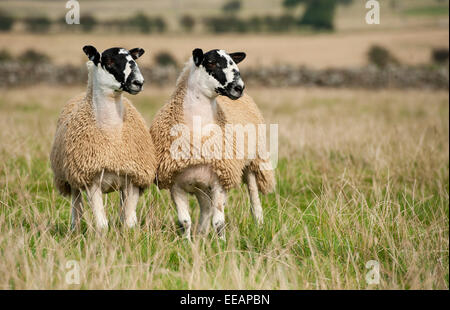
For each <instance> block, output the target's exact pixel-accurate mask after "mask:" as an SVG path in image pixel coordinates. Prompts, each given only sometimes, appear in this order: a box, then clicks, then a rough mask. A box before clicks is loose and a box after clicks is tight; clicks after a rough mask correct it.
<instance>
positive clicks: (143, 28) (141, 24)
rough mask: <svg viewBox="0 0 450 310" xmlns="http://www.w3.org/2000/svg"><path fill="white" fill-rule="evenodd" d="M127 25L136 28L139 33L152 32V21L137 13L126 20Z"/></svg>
mask: <svg viewBox="0 0 450 310" xmlns="http://www.w3.org/2000/svg"><path fill="white" fill-rule="evenodd" d="M128 24H129V25H130V26H132V27H136V28H137V29H138V30H139V31H140V32H143V33H149V32H151V31H152V26H153V24H152V21H151V20H150V18H148V17H147V16H146V15H144V14H142V13H137V14H136V15H134V16H132V17H130V18H129V19H128Z"/></svg>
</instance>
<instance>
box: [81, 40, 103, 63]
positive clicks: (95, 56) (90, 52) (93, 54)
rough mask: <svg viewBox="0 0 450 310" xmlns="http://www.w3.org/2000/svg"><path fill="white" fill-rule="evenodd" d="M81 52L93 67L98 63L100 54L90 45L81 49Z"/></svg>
mask: <svg viewBox="0 0 450 310" xmlns="http://www.w3.org/2000/svg"><path fill="white" fill-rule="evenodd" d="M83 52H84V53H85V54H86V55H87V57H88V58H89V60H92V61H93V62H94V64H95V65H97V64H98V63H99V62H100V53H99V52H97V49H96V48H95V47H93V46H92V45H86V46H84V47H83Z"/></svg>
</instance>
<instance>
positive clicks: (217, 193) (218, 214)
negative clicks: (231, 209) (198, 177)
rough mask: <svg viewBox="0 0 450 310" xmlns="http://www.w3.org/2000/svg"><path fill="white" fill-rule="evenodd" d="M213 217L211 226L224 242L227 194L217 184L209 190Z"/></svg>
mask: <svg viewBox="0 0 450 310" xmlns="http://www.w3.org/2000/svg"><path fill="white" fill-rule="evenodd" d="M211 198H212V209H213V217H212V224H213V227H214V229H215V231H216V233H217V235H218V236H219V238H220V239H222V240H224V241H225V212H224V211H225V202H226V199H227V194H226V192H225V190H224V189H223V187H222V186H221V185H220V184H219V183H218V182H217V183H216V184H214V185H213V187H212V190H211Z"/></svg>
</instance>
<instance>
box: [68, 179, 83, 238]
mask: <svg viewBox="0 0 450 310" xmlns="http://www.w3.org/2000/svg"><path fill="white" fill-rule="evenodd" d="M71 192H72V220H71V229H72V230H73V231H79V230H80V221H81V217H82V215H83V196H82V194H81V191H80V190H79V189H74V188H73V187H72V190H71Z"/></svg>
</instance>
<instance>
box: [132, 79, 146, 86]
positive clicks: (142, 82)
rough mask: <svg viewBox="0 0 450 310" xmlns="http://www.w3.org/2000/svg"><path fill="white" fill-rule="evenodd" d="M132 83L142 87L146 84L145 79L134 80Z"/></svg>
mask: <svg viewBox="0 0 450 310" xmlns="http://www.w3.org/2000/svg"><path fill="white" fill-rule="evenodd" d="M131 84H133V85H136V86H139V87H142V85H144V81H139V80H134V81H133V82H132V83H131Z"/></svg>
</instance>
